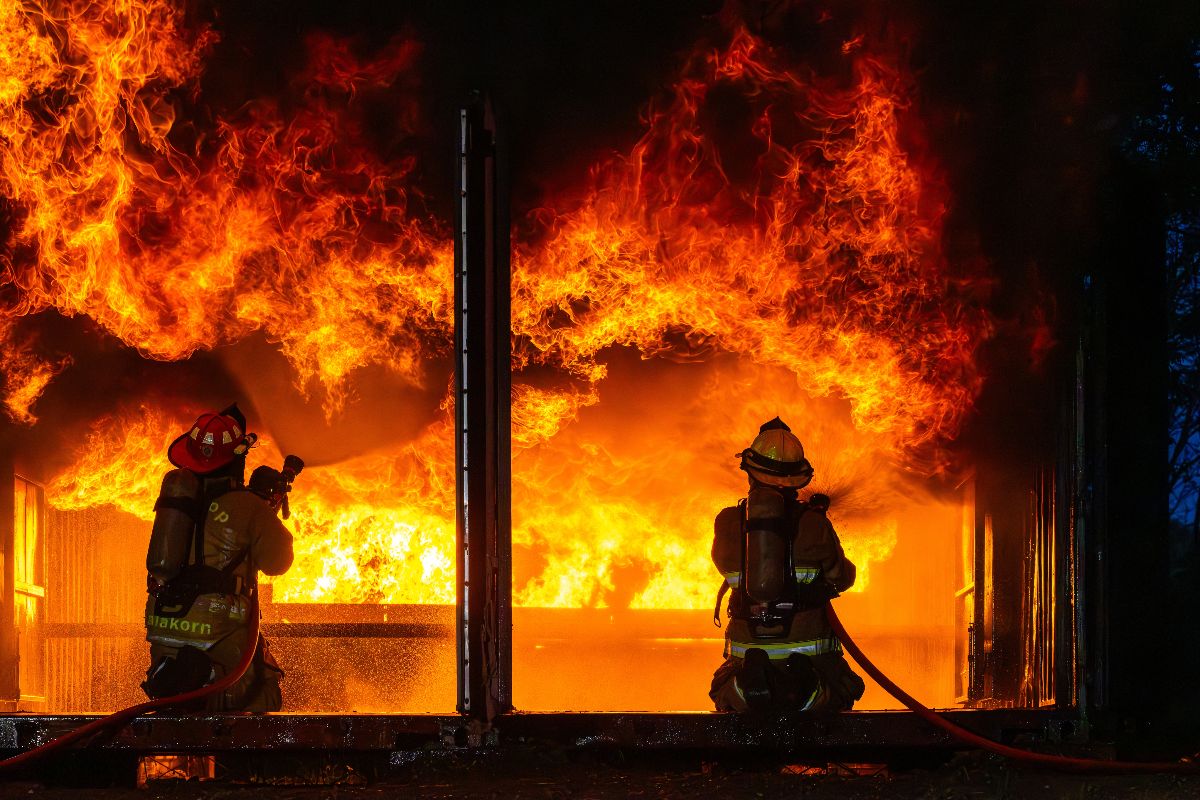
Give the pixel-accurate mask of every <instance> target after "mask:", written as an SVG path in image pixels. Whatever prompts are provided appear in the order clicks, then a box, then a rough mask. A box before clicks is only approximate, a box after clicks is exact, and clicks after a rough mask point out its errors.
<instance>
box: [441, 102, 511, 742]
mask: <svg viewBox="0 0 1200 800" xmlns="http://www.w3.org/2000/svg"><path fill="white" fill-rule="evenodd" d="M458 158H459V163H458V167H459V169H458V183H459V186H458V189H459V203H458V214H457V216H458V219H457V226H456V242H455V260H454V278H455V282H454V300H455V314H456V324H455V362H456V364H455V367H456V379H457V393H456V396H455V421H456V425H455V449H456V454H457V475H456V484H457V500H458V515H457V534H458V614H457V625H456V632H457V644H458V710H459V711H460V712H461V713H463V714H466V715H468V716H469V717H471V718H472V719H473V720H476V721H478V722H480V723H482V724H483V725H484V726H486V725H489V724H490V723H491V721H492V720H493V719H494V718H495V716H496V715H497V714H502V713H504V712H506V711H508V710H509V709H510V708H511V707H512V680H511V675H512V643H511V642H512V635H511V634H512V616H511V595H512V577H511V561H512V559H511V552H512V536H511V527H510V513H509V494H510V463H509V417H510V408H509V405H510V399H511V398H510V389H509V386H510V383H509V380H510V378H509V371H510V359H511V343H510V321H509V251H508V247H509V245H508V220H507V215H506V206H505V204H504V203H503V202H502V201H503V197H502V194H501V192H499V191H498V181H497V159H496V126H495V123H494V121H493V118H492V113H491V108H490V106H489V104H488V102H487V100H486V99H485V98H484V97H483V95H481V94H478V93H476V94H474V95H472V97H471V98H470V100H469V101H468V102H467V103H466V104H465V105H464V107H463V108H462V109H460V111H459V150H458Z"/></svg>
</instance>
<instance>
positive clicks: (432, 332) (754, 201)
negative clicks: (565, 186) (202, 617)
mask: <svg viewBox="0 0 1200 800" xmlns="http://www.w3.org/2000/svg"><path fill="white" fill-rule="evenodd" d="M215 39H216V34H215V33H214V32H213V31H211V30H209V29H207V28H199V29H194V28H188V27H186V26H185V25H184V23H183V20H182V17H181V15H180V14H179V13H178V12H177V11H175V10H174V9H173V7H172V6H170V5H168V4H167V3H165V2H156V1H152V0H146V2H134V0H127V1H126V2H109V3H106V4H99V3H93V2H84V1H83V0H79V2H76V3H57V4H53V3H45V4H35V3H28V4H25V5H22V6H18V7H14V8H7V9H6V10H3V11H0V63H2V64H4V65H5V66H6V68H5V69H4V70H3V71H2V74H4V75H5V76H7V77H6V78H5V79H4V80H3V82H0V191H2V192H3V194H4V195H5V196H6V197H7V198H8V200H9V202H10V203H11V204H12V205H13V207H14V208H16V209H18V210H19V214H17V215H16V219H17V220H18V222H17V224H16V227H15V229H14V232H13V235H12V239H13V241H14V242H15V243H16V245H17V246H16V247H14V248H10V249H11V251H12V253H14V254H15V255H13V256H11V257H9V256H4V258H5V260H4V262H3V264H4V275H5V280H6V282H8V283H11V284H12V285H13V286H14V287H15V288H16V290H17V291H16V295H15V296H16V298H17V300H16V302H15V303H10V304H9V305H8V309H9V310H8V316H9V319H10V320H12V319H16V318H19V317H23V316H28V315H32V314H36V313H38V312H41V311H45V310H49V309H52V310H54V311H57V312H58V313H59V314H62V315H66V316H74V315H86V316H88V317H90V318H91V319H93V320H95V321H96V322H97V324H98V325H99V326H100V327H101V328H103V329H104V330H105V331H107V332H109V333H110V334H112V335H114V336H116V337H118V338H119V339H120V340H121V341H122V342H124V343H125V344H126V345H128V346H130V347H133V348H136V349H137V350H138V351H140V352H141V353H142V354H143V355H144V356H145V357H147V358H154V359H162V360H183V359H186V358H188V357H189V356H190V355H191V354H192V353H194V352H196V351H197V350H200V349H205V348H213V347H216V346H218V345H221V344H226V343H232V342H236V341H239V340H241V339H243V338H245V337H247V336H248V335H250V334H251V333H254V332H258V331H261V332H262V333H264V334H265V335H266V337H267V338H268V339H269V340H270V341H272V342H274V343H276V344H277V346H278V347H279V349H280V351H281V352H282V353H283V354H284V355H285V356H286V357H287V359H288V361H289V362H290V364H291V366H292V368H293V370H294V373H295V381H296V383H297V385H298V386H300V387H301V388H303V389H305V390H311V389H312V388H320V389H321V390H322V392H323V402H324V407H325V412H326V414H327V416H329V417H330V418H335V417H336V416H337V414H339V413H340V412H341V411H342V410H343V409H344V408H347V407H352V405H353V403H354V402H355V400H356V394H355V393H356V391H357V389H358V385H357V384H356V382H355V379H356V375H357V371H358V370H360V369H361V368H363V367H366V366H372V365H374V366H381V367H383V368H386V369H388V370H391V371H392V372H393V373H394V374H395V375H397V376H399V377H400V378H402V379H403V380H407V381H409V382H411V383H413V384H418V383H420V382H422V381H423V380H425V379H426V378H425V377H424V376H425V372H426V370H427V368H428V364H430V363H432V362H433V361H434V359H437V358H443V357H444V356H445V355H446V354H448V352H449V347H450V341H451V338H452V337H451V327H450V326H451V316H452V315H451V313H450V305H451V293H452V288H451V286H452V284H451V275H452V268H451V263H450V262H451V252H450V246H449V240H450V237H449V236H448V234H447V233H446V230H445V226H444V225H442V224H439V223H438V222H437V221H436V220H433V219H430V218H428V216H427V215H424V214H423V213H422V212H421V210H420V209H421V203H420V197H419V195H418V194H417V193H416V192H415V191H414V190H413V188H412V186H411V183H412V179H413V175H414V174H415V169H416V163H415V161H414V160H413V159H412V158H408V157H388V158H385V157H383V156H381V155H380V154H379V153H378V152H377V148H375V147H373V146H372V145H371V144H370V137H369V136H368V135H367V132H366V131H367V127H368V123H367V121H366V119H365V117H364V112H363V111H362V107H361V103H362V100H363V98H364V97H368V96H371V95H372V93H388V94H387V96H388V97H389V98H392V99H393V100H394V101H395V102H397V103H401V104H402V105H401V109H400V112H399V114H398V116H399V118H400V119H401V121H402V122H401V124H402V127H403V128H404V130H405V131H408V132H410V133H412V132H416V131H417V130H418V129H419V128H420V126H421V122H420V114H419V113H418V110H417V109H416V107H415V105H414V104H413V103H412V100H411V96H412V95H413V92H412V91H411V89H412V88H413V85H414V81H415V77H413V74H414V72H415V70H416V66H417V61H418V57H419V49H418V48H417V47H416V46H415V45H413V44H412V43H410V42H403V41H400V42H397V43H395V44H393V45H391V46H389V47H388V48H386V49H385V50H384V51H383V52H381V53H379V54H377V55H376V57H375V58H373V59H371V60H369V61H368V60H363V59H360V58H358V57H356V56H355V55H354V54H353V52H352V51H351V50H350V48H348V47H346V46H345V45H343V44H341V43H340V42H338V41H337V40H335V39H332V38H328V37H314V38H312V39H310V40H309V62H308V63H309V66H308V68H307V70H306V72H305V74H304V75H302V76H300V77H299V78H298V79H297V80H296V82H295V84H294V86H293V87H292V90H291V91H292V92H293V94H294V95H295V96H294V97H289V102H288V103H287V104H286V111H285V104H283V103H280V102H276V101H268V100H259V101H255V102H253V103H250V104H248V105H247V106H246V107H244V108H243V109H241V110H240V111H237V112H235V113H233V114H230V115H227V116H225V117H222V118H220V119H219V121H218V124H217V125H216V127H215V129H214V130H212V131H207V132H205V134H204V135H199V134H197V133H196V132H195V130H194V127H193V126H190V125H183V124H181V121H182V120H183V119H184V118H185V116H186V114H187V113H188V112H189V111H190V110H191V109H192V108H194V107H195V106H196V104H197V103H198V102H199V99H198V77H199V75H200V72H201V68H202V65H203V59H204V56H205V54H206V52H207V51H208V50H209V49H210V48H211V47H212V46H213V44H214V42H215ZM845 58H846V59H847V60H848V63H849V64H850V65H851V66H852V69H851V70H850V71H849V73H848V74H851V75H852V76H853V77H852V79H851V80H849V81H848V82H847V81H840V82H839V81H837V80H832V79H823V78H812V77H807V71H806V70H803V69H801V68H798V67H796V66H794V65H790V64H789V63H788V61H787V58H786V54H782V53H778V52H775V51H772V50H771V49H769V48H768V47H766V46H765V45H764V44H763V43H762V42H761V41H760V40H758V39H757V38H756V37H755V36H753V35H751V34H750V33H749V32H747V31H746V30H745V29H741V28H737V29H735V30H733V31H732V32H731V34H730V35H729V41H728V44H727V45H726V46H724V47H722V48H720V49H716V50H701V51H698V52H697V53H695V54H694V55H693V56H692V57H691V58H690V59H689V60H688V61H687V63H686V64H685V65H684V66H683V68H682V71H681V74H680V76H679V78H678V79H677V80H676V82H675V83H674V84H673V85H672V86H671V87H670V90H669V92H668V93H667V94H666V96H665V101H662V102H658V103H655V104H654V105H652V106H651V107H650V109H649V111H648V113H647V116H646V131H645V133H644V135H643V136H642V137H641V139H640V140H639V141H638V142H637V143H636V145H635V146H634V147H633V148H632V149H631V151H630V152H628V153H625V154H621V155H616V156H613V157H612V158H610V159H608V160H606V161H604V162H603V163H600V164H597V165H596V166H595V167H594V168H593V170H592V178H591V181H590V185H589V186H587V187H586V188H585V189H584V190H582V191H580V192H578V193H577V194H575V195H574V196H571V197H556V198H548V199H547V200H546V202H545V203H544V205H543V207H541V208H539V209H537V210H536V211H534V212H533V213H531V214H530V215H529V217H528V219H527V220H526V222H525V225H524V227H523V228H522V229H521V230H522V233H521V235H520V236H519V237H518V238H519V241H518V244H517V246H516V249H515V254H514V275H513V335H514V344H515V348H514V368H515V370H516V371H517V374H516V377H515V380H514V383H515V386H514V392H513V449H514V455H513V468H514V489H513V509H514V532H513V542H514V572H515V579H514V595H515V599H516V601H517V602H518V603H519V604H523V605H533V606H610V607H611V606H631V607H658V608H670V607H680V608H684V607H703V606H705V605H707V604H708V603H709V602H710V594H711V590H712V588H713V587H712V583H713V578H714V574H713V569H712V565H711V563H710V562H709V561H708V546H709V537H710V536H711V530H712V529H711V525H712V519H713V516H714V515H715V513H716V511H717V510H719V509H720V508H721V507H722V506H724V505H729V504H732V503H733V502H735V501H736V499H737V497H738V496H739V494H740V493H741V492H742V490H743V488H744V478H742V477H740V473H738V471H737V469H736V462H735V461H734V460H733V459H732V458H731V456H732V454H733V453H735V452H738V451H740V450H741V449H742V448H743V447H745V446H746V444H747V443H748V441H749V439H750V438H751V437H752V436H753V433H754V431H755V430H756V428H757V425H758V424H759V423H761V422H762V421H764V420H766V419H769V418H770V417H773V416H775V415H776V414H781V415H783V416H784V418H785V419H787V420H788V421H789V422H791V423H792V424H793V426H794V427H795V428H796V430H797V432H798V433H800V435H801V437H802V439H803V440H804V442H805V444H806V447H807V448H808V451H809V457H810V459H811V460H812V461H813V462H814V464H815V465H816V466H817V470H818V478H817V481H816V482H815V483H814V488H819V489H822V490H826V491H828V492H830V493H832V494H834V495H835V503H836V505H835V508H834V517H835V522H836V523H837V524H838V525H839V528H840V529H841V530H842V533H843V538H844V541H845V544H846V547H847V550H848V552H849V553H850V555H851V557H852V558H854V559H856V560H858V561H859V562H860V566H861V567H862V569H863V575H864V579H863V580H861V581H860V584H861V585H865V583H866V580H865V575H866V566H867V565H868V564H869V563H870V562H872V561H879V560H882V559H885V558H886V557H887V555H888V553H890V551H891V549H892V546H893V544H894V541H895V536H896V530H897V527H896V522H895V517H894V516H893V512H895V510H896V509H897V508H899V507H900V506H902V505H903V501H901V500H900V499H899V496H898V493H897V492H896V491H895V490H894V488H893V487H894V485H895V484H896V483H897V482H898V481H899V480H901V476H902V475H903V474H904V473H905V472H908V471H917V472H919V473H921V474H929V473H932V472H936V471H937V470H939V469H942V468H943V467H944V466H945V464H946V459H945V455H944V453H943V452H942V449H941V448H942V447H943V446H944V445H945V444H946V443H947V442H949V441H951V440H953V438H954V437H955V435H956V434H957V432H958V430H959V428H960V426H961V424H962V421H963V419H964V416H965V415H966V414H967V413H968V412H969V411H970V408H971V405H972V402H973V399H974V397H975V396H976V394H977V392H978V390H979V385H980V376H979V375H978V373H977V371H976V369H975V366H974V361H973V356H974V351H975V348H976V347H977V346H978V344H979V343H980V342H981V341H982V340H983V339H984V338H985V337H986V336H987V335H988V332H989V323H988V319H987V317H986V315H985V314H984V313H983V312H982V311H980V310H979V297H978V291H979V287H980V286H982V285H983V284H982V282H981V281H980V279H979V276H976V275H972V274H969V273H967V272H966V271H965V270H963V269H961V268H956V267H954V266H953V265H950V264H948V263H947V262H946V260H945V258H944V257H943V255H942V252H941V246H940V239H941V227H940V226H941V217H942V213H943V209H944V204H945V192H944V190H943V189H942V188H941V186H940V184H939V183H938V182H937V180H936V179H935V175H934V173H933V172H932V171H931V170H930V169H929V168H928V167H927V166H923V163H924V162H919V161H918V159H919V158H924V156H923V154H920V153H919V152H918V151H916V150H915V149H913V148H912V146H911V145H909V146H907V147H906V144H905V143H906V142H908V141H909V139H907V138H906V137H905V132H906V130H908V129H909V128H911V127H912V126H913V125H915V120H914V119H913V115H912V114H910V113H909V111H908V108H909V100H908V97H909V94H910V93H911V91H912V87H911V85H910V82H909V81H908V79H907V78H906V77H905V74H904V72H903V69H902V68H901V67H900V66H898V65H896V64H894V63H891V62H890V61H888V60H887V59H885V58H883V57H882V56H880V55H878V54H872V53H871V45H870V44H869V43H868V42H866V41H864V40H862V39H858V38H856V39H854V40H853V47H849V48H846V49H845ZM404 103H407V105H404ZM189 131H190V132H189ZM0 348H3V349H4V352H5V354H6V364H5V368H4V372H5V377H6V383H5V384H4V391H5V395H4V401H5V404H6V407H7V408H8V410H9V414H10V416H12V417H13V418H14V419H16V420H19V421H24V422H27V423H29V422H32V420H33V407H34V405H35V403H36V400H37V397H38V396H39V394H40V392H41V391H42V390H43V389H44V388H45V386H46V385H47V383H48V382H49V381H51V380H52V378H53V374H54V372H55V371H56V370H61V369H63V368H65V365H64V364H63V363H61V361H59V362H55V361H52V360H43V361H40V362H39V361H36V360H34V359H35V356H34V355H33V353H34V352H36V351H35V350H34V349H32V348H31V346H30V345H29V344H28V343H25V342H22V341H21V340H19V339H18V338H17V337H16V334H15V329H14V326H13V325H12V324H11V322H9V323H6V325H5V326H0ZM16 353H22V354H23V355H21V356H20V358H21V359H23V360H19V361H14V360H13V359H14V357H15V356H14V355H13V354H16ZM188 422H190V420H189V419H181V418H177V417H174V416H172V415H169V414H166V413H164V412H162V411H161V410H159V409H155V408H144V409H137V410H135V409H127V410H124V411H123V412H117V413H114V416H113V419H111V420H105V421H103V422H102V423H100V424H98V425H97V427H96V429H95V430H94V432H93V434H92V438H91V439H90V440H89V441H88V442H87V443H86V445H85V446H84V447H83V448H81V450H80V453H79V455H78V458H77V459H76V462H75V463H74V464H73V465H72V466H71V467H70V468H69V469H67V470H65V471H64V472H63V473H62V474H60V475H59V476H58V478H57V479H56V480H55V481H54V482H53V484H52V486H51V489H50V496H51V498H52V501H53V502H54V503H55V504H57V505H59V506H60V507H87V506H91V505H97V504H102V503H112V504H115V505H117V506H119V507H121V508H124V509H126V510H128V511H131V512H132V513H136V514H139V515H140V516H142V517H143V518H148V516H149V514H150V508H151V507H152V504H153V498H154V495H155V493H156V491H157V484H158V481H159V480H160V477H161V470H162V468H163V467H164V464H163V463H162V462H161V461H155V462H153V463H152V462H150V461H149V460H148V459H147V455H146V454H149V453H154V454H158V453H162V452H163V451H164V449H165V446H166V443H167V442H169V441H170V439H171V438H173V436H174V435H175V434H176V433H177V432H178V431H179V430H182V429H183V427H184V426H185V425H186V424H188ZM263 422H264V423H265V425H266V426H267V428H268V432H269V426H270V419H267V420H264V421H263ZM262 455H263V457H264V458H266V459H268V460H271V459H272V458H274V457H275V456H277V455H278V454H277V453H276V452H274V451H272V450H270V449H269V448H268V449H265V450H263V451H262ZM453 463H454V452H453V435H452V424H451V415H450V407H449V402H446V403H443V405H442V410H441V414H440V416H439V417H438V418H437V419H436V420H435V421H434V422H432V423H430V424H429V425H428V426H427V427H426V428H425V429H424V431H422V432H421V434H420V435H419V436H418V437H417V438H416V439H415V440H414V441H412V442H410V443H408V444H405V445H402V446H399V447H394V448H392V449H391V451H389V452H379V453H370V454H364V455H361V456H359V457H357V458H354V459H351V460H349V461H345V462H343V463H339V464H336V465H330V466H324V467H314V468H312V469H311V470H310V471H308V472H306V473H305V475H304V476H303V477H302V479H301V482H300V483H299V484H298V486H297V489H298V492H297V499H296V503H295V507H296V514H295V516H294V517H293V520H292V522H291V523H290V524H291V526H292V527H293V529H294V531H295V533H296V535H297V552H298V555H297V562H296V565H295V567H294V568H293V569H292V571H291V572H290V573H289V574H288V575H285V576H283V577H281V578H278V579H276V580H275V584H276V585H275V597H276V599H277V600H282V601H330V602H388V603H410V602H413V603H417V602H423V603H430V602H433V603H445V602H452V601H453V596H454V590H453V570H454V560H453V553H454V550H453V540H454V534H453V525H454V523H453V516H454V515H453V506H454V490H453V482H452V481H453V478H452V476H453V474H454V470H453Z"/></svg>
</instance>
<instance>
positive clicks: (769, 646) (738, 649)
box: [726, 636, 842, 661]
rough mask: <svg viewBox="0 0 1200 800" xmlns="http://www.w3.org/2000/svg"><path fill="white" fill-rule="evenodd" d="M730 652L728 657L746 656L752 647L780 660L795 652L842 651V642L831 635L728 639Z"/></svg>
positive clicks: (816, 654) (802, 653) (727, 654)
mask: <svg viewBox="0 0 1200 800" xmlns="http://www.w3.org/2000/svg"><path fill="white" fill-rule="evenodd" d="M728 644H729V652H728V653H726V657H730V656H732V657H733V658H745V657H746V651H747V650H749V649H750V648H752V647H757V648H758V649H759V650H763V651H765V652H766V654H767V657H768V658H770V659H771V660H772V661H780V660H783V659H785V658H787V657H788V656H790V655H792V654H793V653H799V654H801V655H805V656H818V655H821V654H823V653H840V652H842V643H841V642H839V641H838V640H837V639H836V638H834V637H832V636H830V637H826V638H821V639H809V640H807V641H803V642H761V641H760V642H736V641H733V640H732V639H730V640H728Z"/></svg>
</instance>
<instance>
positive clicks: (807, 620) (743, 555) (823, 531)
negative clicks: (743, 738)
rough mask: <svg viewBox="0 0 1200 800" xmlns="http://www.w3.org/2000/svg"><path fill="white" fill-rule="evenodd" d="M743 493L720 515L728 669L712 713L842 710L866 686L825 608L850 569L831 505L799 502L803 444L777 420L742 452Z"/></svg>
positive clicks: (849, 579)
mask: <svg viewBox="0 0 1200 800" xmlns="http://www.w3.org/2000/svg"><path fill="white" fill-rule="evenodd" d="M740 457H741V462H742V463H741V468H742V469H743V470H745V471H746V473H747V474H748V475H749V477H750V491H749V493H748V494H747V496H746V498H745V499H744V500H742V501H741V502H739V503H738V504H737V505H736V506H733V507H730V508H726V509H723V510H722V511H721V513H720V514H718V515H717V519H716V524H715V533H714V536H713V546H712V558H713V563H714V564H716V566H717V569H718V570H720V571H721V574H722V575H723V576H724V578H725V582H724V583H723V584H722V585H721V591H720V594H719V595H718V597H717V608H716V610H715V611H714V621H716V622H717V624H720V617H719V614H720V606H721V600H722V599H723V597H724V595H725V593H726V592H727V591H732V594H731V595H730V599H729V606H728V616H729V628H728V630H727V631H726V634H725V663H724V664H722V665H721V666H720V668H718V669H717V671H716V673H715V674H714V675H713V680H712V688H711V690H710V691H709V696H710V697H711V698H712V700H713V703H714V704H715V705H716V709H717V710H718V711H748V710H749V711H842V710H847V709H849V708H851V707H852V706H853V705H854V701H856V700H858V699H859V698H860V697H862V694H863V689H864V685H863V681H862V678H860V677H859V676H858V675H856V674H854V672H853V671H852V670H851V669H850V666H849V665H848V664H847V663H846V659H845V658H844V657H843V656H842V647H841V643H840V642H838V640H837V638H836V637H834V635H833V633H832V631H831V630H830V628H829V623H828V621H827V620H826V618H825V610H824V609H825V604H826V602H828V600H829V599H831V598H833V597H836V596H837V595H838V593H840V592H843V591H845V590H846V589H848V588H850V586H851V585H853V584H854V575H855V568H854V564H852V563H851V562H850V561H849V560H848V559H847V558H846V555H845V553H844V552H842V545H841V542H840V541H839V540H838V537H837V533H836V532H835V531H834V530H833V525H831V524H830V522H829V520H828V519H827V518H826V516H825V512H826V510H828V508H829V498H828V497H826V496H825V495H821V494H815V495H813V496H812V497H810V498H809V499H808V500H807V501H800V500H799V499H797V490H799V489H802V488H803V487H805V486H807V485H808V483H809V481H811V480H812V476H813V468H812V465H811V464H809V463H808V460H807V459H805V457H804V447H803V446H802V445H801V444H800V440H799V439H797V438H796V436H795V435H794V434H793V433H792V432H791V429H790V428H789V427H788V426H787V425H786V424H784V422H783V421H782V420H781V419H779V417H776V418H775V419H773V420H771V421H770V422H767V423H765V424H764V425H763V426H762V427H761V428H759V432H758V437H757V438H755V440H754V443H753V444H751V445H750V447H748V448H747V449H746V450H744V451H742V453H741V455H740Z"/></svg>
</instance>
